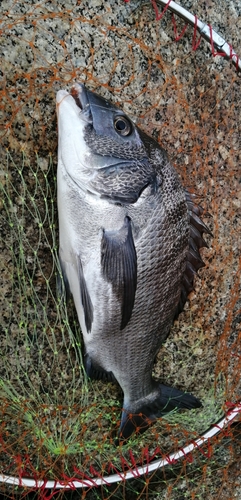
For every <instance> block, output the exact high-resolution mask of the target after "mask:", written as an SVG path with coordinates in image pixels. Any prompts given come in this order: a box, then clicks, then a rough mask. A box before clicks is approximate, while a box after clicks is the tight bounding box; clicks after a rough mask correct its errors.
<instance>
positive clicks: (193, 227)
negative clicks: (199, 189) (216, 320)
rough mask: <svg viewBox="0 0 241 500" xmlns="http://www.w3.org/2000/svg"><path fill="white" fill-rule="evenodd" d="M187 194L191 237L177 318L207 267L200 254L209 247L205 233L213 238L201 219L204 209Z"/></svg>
mask: <svg viewBox="0 0 241 500" xmlns="http://www.w3.org/2000/svg"><path fill="white" fill-rule="evenodd" d="M185 194H186V201H187V206H188V211H189V216H190V237H189V249H188V253H187V257H186V269H185V272H184V275H183V278H182V289H181V295H180V300H179V304H178V306H177V311H176V314H175V318H177V316H178V315H179V313H180V312H182V311H183V308H184V305H185V303H186V300H187V297H188V295H189V293H191V291H192V290H194V277H195V275H196V274H197V271H198V269H200V268H201V267H204V266H205V264H204V262H203V260H202V258H201V255H200V252H199V250H200V248H202V247H208V245H207V243H206V241H205V240H204V238H203V233H206V234H209V235H210V236H212V233H211V231H210V229H209V228H208V227H207V226H206V224H204V222H203V221H202V220H201V218H200V216H201V215H202V213H203V208H202V207H201V206H200V205H198V204H197V203H196V202H195V198H196V196H195V195H193V194H191V193H189V191H187V190H185Z"/></svg>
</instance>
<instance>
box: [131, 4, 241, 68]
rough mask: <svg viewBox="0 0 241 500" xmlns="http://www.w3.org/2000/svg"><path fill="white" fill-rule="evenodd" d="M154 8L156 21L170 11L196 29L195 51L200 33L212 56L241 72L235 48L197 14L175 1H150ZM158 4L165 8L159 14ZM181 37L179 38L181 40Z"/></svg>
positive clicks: (240, 64)
mask: <svg viewBox="0 0 241 500" xmlns="http://www.w3.org/2000/svg"><path fill="white" fill-rule="evenodd" d="M124 1H125V2H129V0H124ZM150 1H151V3H152V6H153V8H154V10H155V14H156V19H157V21H159V20H160V19H161V18H162V17H163V15H164V13H165V12H166V10H170V11H171V12H172V13H173V14H176V15H177V16H178V17H180V18H181V19H183V20H184V21H186V22H187V23H188V24H190V25H191V26H192V27H193V28H194V36H193V46H192V48H193V50H196V49H197V48H198V46H199V42H198V43H195V38H196V33H197V32H198V33H199V34H200V36H201V37H202V38H204V40H206V41H207V42H209V43H210V45H211V50H212V55H213V56H214V57H215V56H222V57H224V58H225V59H229V60H231V62H232V64H233V65H234V66H235V68H236V71H237V73H239V72H241V59H240V57H239V56H238V54H236V52H235V51H234V50H233V47H232V45H231V44H230V43H228V42H226V40H225V39H224V38H223V37H222V36H221V35H219V34H218V33H217V31H215V30H214V29H213V28H212V26H211V25H210V24H206V23H204V22H202V21H201V20H200V19H198V17H197V16H196V15H195V14H191V12H189V11H188V10H186V9H184V7H182V6H181V5H179V4H177V3H176V2H174V1H173V0H150ZM157 4H158V5H161V6H162V7H164V10H163V11H162V12H161V13H159V12H158V8H157ZM179 39H180V37H178V38H177V40H179Z"/></svg>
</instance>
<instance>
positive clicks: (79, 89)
mask: <svg viewBox="0 0 241 500" xmlns="http://www.w3.org/2000/svg"><path fill="white" fill-rule="evenodd" d="M70 95H71V97H73V99H74V101H75V104H76V105H77V106H78V108H79V109H80V118H81V119H82V120H83V121H84V122H86V123H88V124H92V123H93V119H92V113H91V106H90V102H89V92H88V90H87V89H86V88H85V86H84V84H83V83H75V84H74V85H73V87H72V88H71V90H70Z"/></svg>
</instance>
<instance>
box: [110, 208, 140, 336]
mask: <svg viewBox="0 0 241 500" xmlns="http://www.w3.org/2000/svg"><path fill="white" fill-rule="evenodd" d="M101 266H102V273H103V276H104V278H105V279H106V280H107V281H108V282H110V283H111V284H112V287H113V291H114V292H115V293H116V295H117V297H118V298H119V300H120V302H121V317H122V319H121V330H123V329H124V328H125V327H126V325H127V323H128V322H129V320H130V318H131V314H132V310H133V307H134V302H135V293H136V284H137V256H136V250H135V245H134V240H133V235H132V229H131V219H130V218H129V217H128V216H127V217H125V220H124V224H123V226H122V227H121V229H119V230H117V231H105V230H103V236H102V242H101Z"/></svg>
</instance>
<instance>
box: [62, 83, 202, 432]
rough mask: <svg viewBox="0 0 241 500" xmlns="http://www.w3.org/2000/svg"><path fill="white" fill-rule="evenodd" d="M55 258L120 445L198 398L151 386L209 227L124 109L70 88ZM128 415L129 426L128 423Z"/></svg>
mask: <svg viewBox="0 0 241 500" xmlns="http://www.w3.org/2000/svg"><path fill="white" fill-rule="evenodd" d="M57 115H58V134H59V136H58V213H59V234H60V242H59V246H60V248H59V257H60V263H61V268H62V273H63V278H64V282H65V288H66V292H67V295H68V294H69V292H70V293H71V294H72V295H73V298H74V303H75V307H76V310H77V313H78V318H79V322H80V326H81V330H82V333H83V339H84V349H85V368H86V372H87V374H88V375H89V377H91V378H102V379H104V380H115V381H117V382H118V383H119V384H120V386H121V388H122V390H123V393H124V403H123V410H122V418H121V425H120V429H119V437H120V438H122V439H126V438H128V437H129V436H130V435H131V434H132V433H133V432H134V431H135V430H136V429H138V431H139V432H143V431H144V430H145V429H146V428H147V427H148V425H150V424H151V423H152V422H154V421H155V420H156V418H158V417H160V416H162V415H164V414H165V413H167V412H169V411H171V410H173V409H175V408H177V409H180V408H188V409H191V408H197V407H199V406H200V405H201V403H200V402H199V400H198V399H196V398H195V397H194V396H192V395H190V394H187V393H184V392H182V391H180V390H178V389H175V388H171V387H167V386H165V385H162V384H160V383H158V382H155V381H154V380H153V379H152V368H153V363H154V360H155V356H156V354H157V352H158V350H159V349H160V346H161V345H162V343H163V342H164V340H165V339H166V338H167V336H168V334H169V332H170V328H171V326H172V323H173V320H174V318H175V317H176V316H177V315H178V313H179V312H180V311H181V310H182V309H183V306H184V304H185V301H186V298H187V295H188V294H189V292H190V291H191V290H193V279H194V275H195V272H196V271H197V270H198V268H200V267H201V266H203V262H202V260H201V257H200V254H199V248H200V247H202V246H205V245H206V244H205V241H204V240H203V238H202V234H203V233H204V232H206V233H209V230H208V228H207V227H206V226H205V224H204V223H203V222H202V221H201V219H200V217H199V216H200V215H201V213H202V209H201V208H200V207H199V206H198V205H196V203H195V200H194V197H193V196H192V195H190V194H189V193H188V192H187V191H186V190H185V189H184V188H183V187H182V185H181V182H180V180H179V177H178V175H177V173H176V171H175V170H174V168H173V166H172V165H171V164H170V163H169V161H168V157H167V154H166V152H165V151H164V150H163V149H162V148H161V147H160V146H159V144H158V143H157V142H156V141H154V140H153V139H152V138H150V137H148V136H147V135H146V134H144V133H143V132H142V131H141V130H140V129H139V128H138V127H137V126H136V125H135V124H134V123H133V122H132V121H131V120H130V119H129V118H128V117H127V116H126V115H125V113H123V112H122V111H121V110H119V109H118V108H117V107H115V106H114V105H113V104H111V103H110V102H108V101H106V100H105V99H103V98H102V97H100V96H98V95H96V94H94V93H93V92H90V91H89V90H87V89H86V87H85V86H84V85H83V84H75V85H74V86H73V88H72V90H71V92H70V93H68V92H67V91H65V90H60V91H59V92H58V93H57ZM130 415H131V418H130Z"/></svg>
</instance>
